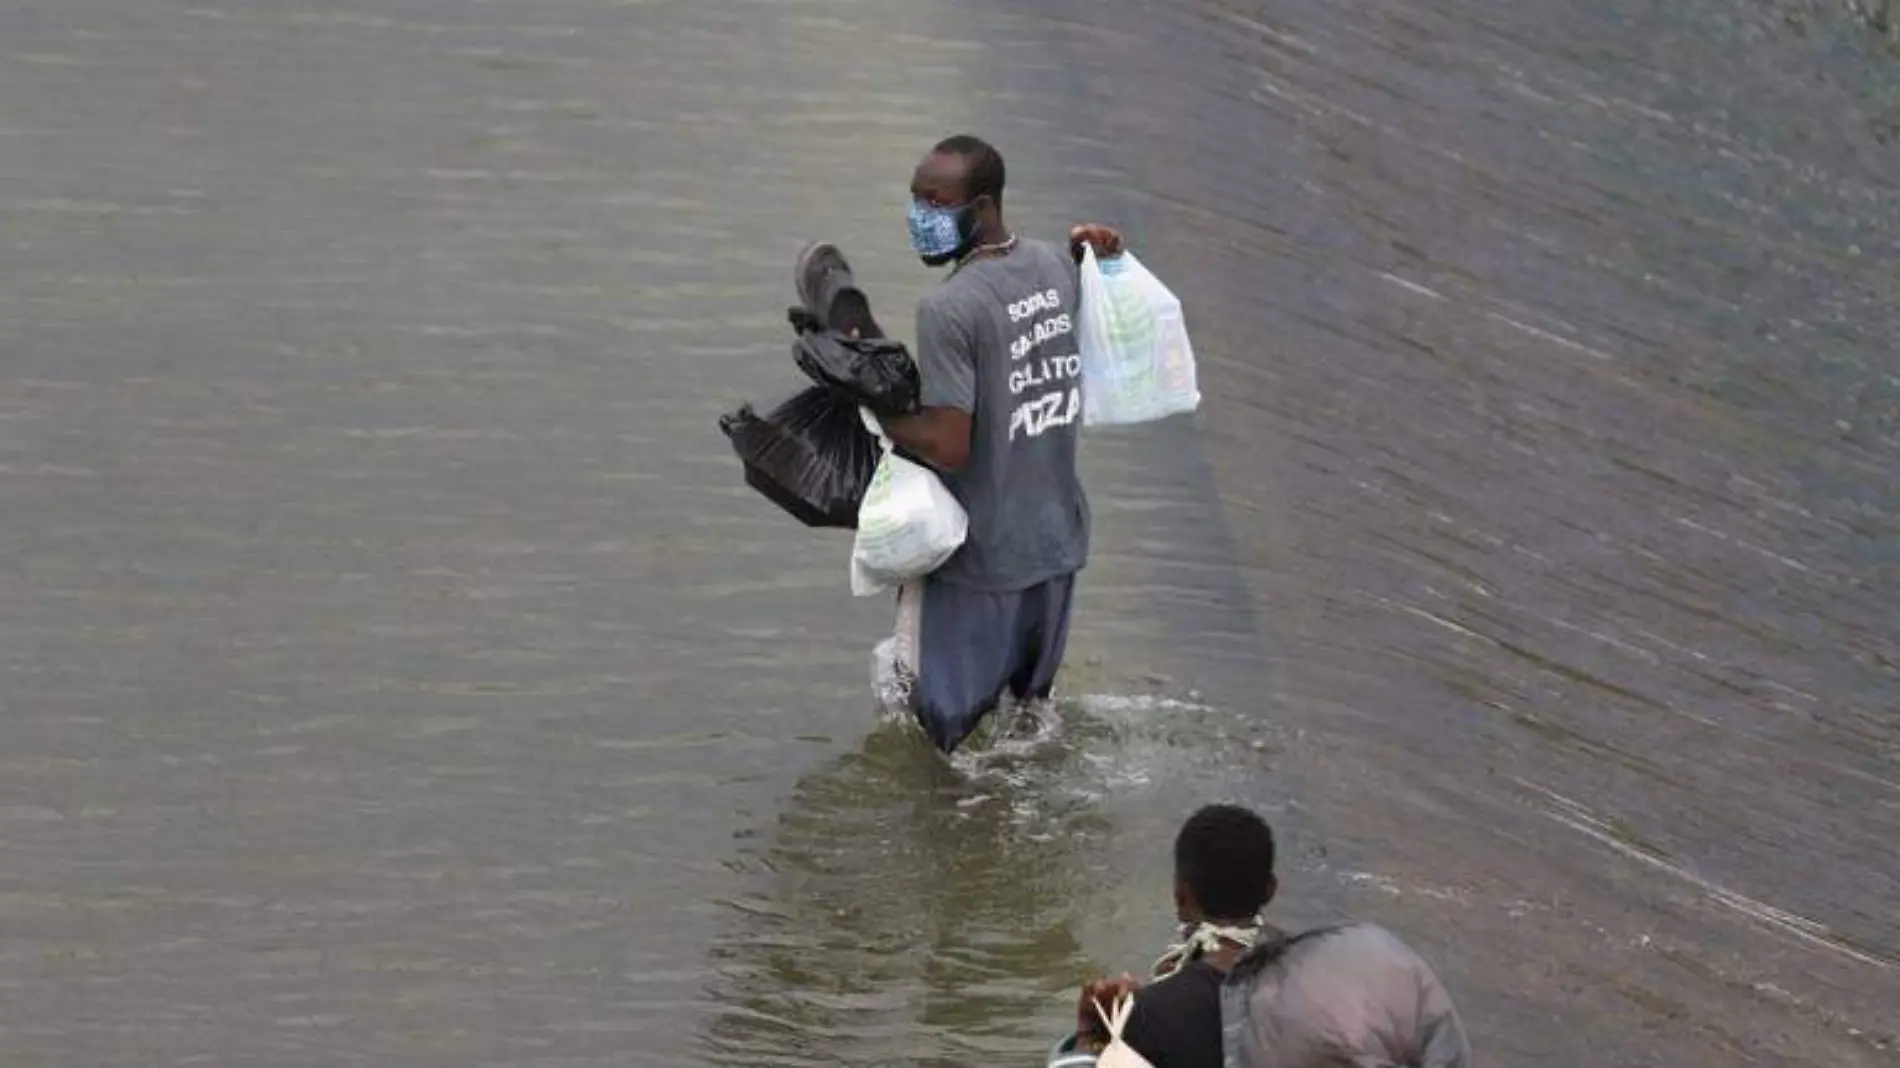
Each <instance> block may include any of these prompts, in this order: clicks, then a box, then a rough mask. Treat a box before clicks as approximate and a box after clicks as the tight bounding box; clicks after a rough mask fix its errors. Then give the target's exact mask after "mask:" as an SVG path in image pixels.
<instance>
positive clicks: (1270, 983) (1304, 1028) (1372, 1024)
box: [1221, 924, 1471, 1068]
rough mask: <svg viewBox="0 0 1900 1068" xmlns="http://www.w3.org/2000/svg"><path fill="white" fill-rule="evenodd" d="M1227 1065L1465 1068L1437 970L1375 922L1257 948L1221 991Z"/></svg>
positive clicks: (1467, 1055) (1464, 1050)
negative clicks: (1433, 969)
mask: <svg viewBox="0 0 1900 1068" xmlns="http://www.w3.org/2000/svg"><path fill="white" fill-rule="evenodd" d="M1221 1052H1222V1055H1223V1057H1224V1059H1225V1064H1226V1068H1470V1065H1471V1047H1470V1045H1469V1043H1468V1042H1467V1041H1466V1039H1465V1030H1464V1027H1463V1025H1462V1024H1460V1023H1459V1022H1458V1012H1457V1010H1456V1009H1454V1008H1453V1007H1452V1004H1451V995H1449V994H1447V993H1446V992H1445V988H1444V986H1443V985H1442V984H1441V983H1439V981H1438V976H1436V975H1434V974H1433V973H1432V970H1431V968H1430V966H1428V965H1427V964H1426V963H1425V962H1424V961H1423V960H1421V959H1419V956H1418V954H1416V953H1414V952H1412V950H1411V948H1410V947H1408V946H1407V945H1406V944H1405V943H1403V942H1401V941H1399V940H1398V938H1397V937H1396V936H1394V935H1393V934H1392V932H1390V931H1387V930H1386V929H1385V928H1383V927H1379V926H1376V925H1374V924H1351V925H1348V926H1345V927H1332V928H1322V929H1319V930H1314V931H1308V932H1306V933H1305V934H1302V935H1297V936H1295V937H1293V938H1291V939H1286V940H1282V941H1278V942H1271V943H1268V944H1266V945H1262V946H1260V947H1258V948H1257V949H1255V950H1253V951H1252V952H1250V953H1248V954H1247V955H1246V956H1245V957H1242V958H1241V959H1240V962H1239V963H1238V964H1236V965H1235V966H1234V970H1233V971H1232V972H1231V973H1229V974H1228V977H1227V981H1226V983H1225V984H1224V985H1223V986H1222V987H1221Z"/></svg>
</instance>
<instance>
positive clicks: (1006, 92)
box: [0, 0, 1900, 1068]
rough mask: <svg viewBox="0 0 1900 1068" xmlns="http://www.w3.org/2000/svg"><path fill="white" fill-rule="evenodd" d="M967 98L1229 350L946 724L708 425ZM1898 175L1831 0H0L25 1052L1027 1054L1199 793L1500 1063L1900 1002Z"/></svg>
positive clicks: (894, 227)
mask: <svg viewBox="0 0 1900 1068" xmlns="http://www.w3.org/2000/svg"><path fill="white" fill-rule="evenodd" d="M1874 21H1878V20H1877V19H1876V20H1874ZM966 129H967V130H970V131H972V132H977V133H981V134H983V135H985V136H987V137H989V138H990V139H992V140H994V141H995V142H996V143H997V144H998V145H999V146H1000V147H1001V148H1002V150H1003V152H1004V154H1005V155H1006V157H1007V159H1008V161H1009V165H1010V173H1011V186H1010V190H1011V191H1010V195H1009V203H1010V208H1011V214H1012V217H1013V219H1014V222H1015V224H1016V226H1017V228H1018V229H1020V230H1021V231H1022V232H1024V233H1029V234H1036V235H1044V236H1057V235H1060V234H1061V233H1062V232H1063V231H1064V229H1065V228H1066V226H1067V225H1068V224H1069V223H1070V222H1073V221H1077V220H1079V219H1083V218H1092V219H1100V220H1103V221H1107V222H1111V223H1114V224H1116V225H1119V226H1121V227H1122V228H1124V229H1125V231H1126V232H1127V234H1128V236H1129V238H1130V240H1131V242H1132V243H1133V246H1134V247H1135V248H1136V249H1137V250H1138V251H1139V252H1140V253H1141V255H1142V257H1143V259H1144V261H1145V262H1146V263H1147V264H1148V265H1149V266H1150V267H1152V268H1153V269H1154V270H1155V271H1156V272H1157V273H1158V274H1159V275H1160V276H1161V277H1162V278H1163V279H1165V280H1167V281H1168V282H1169V283H1170V284H1171V285H1172V286H1173V287H1174V288H1175V290H1176V291H1177V292H1178V293H1179V294H1180V295H1181V296H1182V298H1183V300H1184V302H1185V303H1186V305H1187V309H1188V315H1189V323H1190V326H1191V328H1192V329H1193V331H1194V337H1195V341H1196V345H1197V348H1198V350H1199V353H1200V359H1201V375H1202V384H1203V388H1204V389H1205V391H1206V394H1207V396H1206V402H1205V405H1204V407H1203V410H1202V411H1201V412H1200V413H1199V414H1198V415H1197V416H1195V417H1194V418H1192V419H1182V420H1176V421H1172V422H1168V423H1164V424H1159V425H1155V426H1150V427H1143V428H1135V429H1131V430H1124V431H1119V432H1100V433H1092V434H1090V435H1089V436H1088V438H1087V440H1086V445H1085V458H1084V466H1085V472H1086V475H1087V478H1088V484H1089V487H1090V490H1091V493H1092V495H1093V497H1094V501H1095V507H1096V516H1097V525H1096V555H1095V557H1094V560H1093V561H1092V564H1091V566H1090V568H1089V569H1088V571H1087V573H1086V575H1085V581H1084V585H1083V592H1082V595H1081V604H1080V609H1079V614H1078V616H1077V619H1076V629H1075V635H1074V640H1073V645H1072V647H1071V662H1070V670H1069V672H1068V673H1067V674H1066V676H1065V681H1064V688H1063V689H1064V692H1063V697H1062V701H1061V705H1060V709H1059V713H1060V714H1059V717H1058V721H1057V723H1056V724H1055V726H1054V728H1053V729H1052V731H1051V733H1050V734H1049V735H1047V736H1045V737H1043V738H1041V739H1039V740H1036V741H1032V742H995V743H991V744H987V745H982V746H978V747H976V748H974V749H972V750H971V751H969V752H967V753H965V754H962V755H959V756H958V757H957V758H956V759H955V760H954V761H952V762H949V763H946V762H944V761H942V760H941V759H940V758H938V757H936V756H935V755H933V754H932V753H931V752H930V751H929V750H928V749H927V748H926V747H925V746H924V745H923V744H922V743H921V742H920V741H919V739H918V737H917V736H916V735H915V734H914V733H912V732H911V731H910V730H908V729H906V728H905V727H904V725H902V724H898V723H892V722H889V721H883V720H880V719H879V717H878V715H877V713H876V712H875V710H874V707H873V702H872V700H871V694H870V688H869V668H870V664H869V652H870V648H871V645H872V643H873V642H874V641H875V640H876V639H877V638H878V637H880V636H881V634H882V633H883V632H884V631H885V630H887V629H888V626H889V616H890V610H889V605H888V604H886V603H884V602H882V601H881V600H875V601H874V600H866V601H856V600H853V599H852V598H851V597H850V596H849V595H848V592H847V589H846V578H845V575H846V571H845V559H846V552H847V549H848V539H847V538H845V537H843V536H842V535H840V534H839V533H838V532H812V531H807V530H805V529H803V528H801V527H799V526H797V525H796V524H795V523H794V522H793V521H792V520H791V519H789V518H788V517H786V516H784V515H783V514H781V513H779V512H778V511H776V510H775V509H774V508H773V507H772V506H770V505H769V504H767V503H765V502H764V501H763V500H762V499H760V498H758V497H757V496H756V495H754V494H753V493H752V492H751V491H749V490H747V489H746V488H745V487H744V486H743V484H742V483H741V482H740V480H739V474H738V470H737V465H736V463H735V461H734V460H733V458H732V456H731V454H730V451H729V450H728V448H727V446H726V443H725V442H724V440H723V439H722V438H721V437H720V436H719V434H718V432H717V430H716V427H715V420H716V417H717V416H718V414H719V413H720V412H721V411H723V410H725V409H727V408H730V407H732V406H735V405H736V404H738V403H739V402H741V401H745V400H754V401H772V400H775V399H777V398H778V397H779V396H782V395H783V394H784V393H786V392H789V391H790V390H791V389H793V388H795V387H796V386H797V385H798V384H799V379H798V375H797V372H796V370H795V369H794V368H793V367H792V366H791V363H790V361H789V359H788V347H787V342H788V341H789V334H788V332H787V331H786V329H785V326H784V323H783V308H784V306H785V305H786V304H787V303H788V302H789V301H790V300H791V299H792V293H791V286H790V278H789V264H790V261H791V258H792V255H793V253H794V252H795V250H796V249H797V248H798V247H799V245H800V244H801V243H802V242H803V241H804V240H806V239H808V238H812V237H826V238H831V239H833V240H837V241H839V242H840V243H842V244H843V245H844V246H845V248H846V249H847V250H848V251H849V252H850V253H851V255H852V257H853V259H854V261H855V262H856V264H857V266H858V268H859V271H860V273H861V274H862V275H863V276H864V277H865V279H866V280H867V282H869V283H870V284H871V286H872V289H873V299H874V302H875V303H876V304H877V306H878V307H879V309H880V310H881V311H882V313H883V316H884V317H885V318H886V319H887V320H889V321H891V322H892V323H893V324H899V332H900V333H903V334H908V332H909V331H908V329H907V324H906V320H907V318H908V315H907V310H908V308H909V306H910V304H911V302H912V301H914V300H915V298H916V297H917V295H918V294H919V293H921V292H922V291H923V289H924V288H925V287H926V286H927V285H929V284H931V282H932V280H933V279H932V276H931V275H930V274H929V273H928V272H926V271H924V270H923V269H922V268H920V267H919V266H918V265H917V264H916V261H915V259H914V258H913V257H911V256H910V255H909V254H908V251H907V249H906V244H905V233H904V226H903V218H902V216H903V209H904V196H905V184H906V182H907V180H908V175H909V171H910V167H911V165H912V163H913V162H914V161H915V159H916V158H917V156H918V155H919V154H920V153H921V152H922V151H923V149H925V148H926V147H927V146H928V145H929V144H930V143H932V142H933V141H935V140H936V139H937V138H939V137H941V136H943V135H945V134H948V133H952V132H958V131H962V130H966ZM1896 176H1900V58H1896V56H1895V54H1894V51H1893V48H1892V45H1891V42H1890V39H1889V38H1885V37H1883V36H1882V32H1881V29H1880V27H1879V26H1878V25H1869V24H1867V20H1861V19H1856V18H1855V17H1854V14H1853V12H1852V11H1850V10H1849V9H1848V7H1846V6H1844V5H1836V4H1833V3H1821V2H1819V0H1815V2H1812V3H1810V2H1805V0H1784V2H1782V3H1780V4H1779V5H1777V4H1776V3H1775V2H1773V0H1680V2H1676V3H1670V4H1661V3H1654V2H1646V0H1572V2H1568V3H1562V2H1558V0H1521V2H1518V3H1510V4H1504V3H1488V4H1481V3H1476V2H1474V0H1412V2H1408V3H1397V2H1394V0H1355V2H1352V3H1345V2H1341V0H1282V2H1280V3H1276V4H1266V3H1259V2H1253V0H1176V2H1166V3H1164V2H1160V0H1150V2H1140V0H1038V2H1036V3H1029V2H1027V0H1023V2H1009V0H964V2H956V0H535V2H533V3H529V2H525V0H523V2H514V3H509V2H502V0H323V2H315V0H8V2H6V3H4V4H0V249H3V250H4V254H3V255H0V515H4V520H3V521H0V1064H3V1065H22V1066H26V1065H32V1066H39V1065H49V1066H50V1065H85V1066H107V1065H111V1066H118V1065H125V1066H133V1065H137V1066H152V1065H187V1064H202V1065H217V1066H224V1065H259V1066H272V1068H297V1066H304V1065H309V1066H328V1065H341V1064H349V1065H355V1064H363V1065H377V1066H392V1065H402V1066H433V1065H443V1066H450V1065H453V1066H458V1068H462V1066H469V1065H523V1066H526V1065H546V1066H563V1068H566V1066H581V1065H590V1066H591V1065H610V1064H612V1065H622V1064H640V1065H647V1064H651V1065H669V1066H673V1065H677V1066H692V1068H712V1066H741V1068H744V1066H759V1068H765V1066H794V1065H812V1066H819V1065H835V1064H846V1065H873V1064H888V1063H905V1062H909V1063H918V1064H925V1065H963V1064H970V1063H978V1062H980V1063H986V1064H996V1065H1002V1064H1038V1063H1040V1061H1039V1058H1040V1057H1041V1055H1042V1053H1043V1051H1044V1049H1045V1048H1046V1046H1047V1045H1048V1043H1049V1041H1050V1040H1051V1039H1053V1038H1054V1037H1056V1035H1057V1034H1058V1033H1059V1032H1061V1031H1062V1030H1063V1029H1064V1026H1065V1023H1066V1020H1067V1018H1068V1015H1069V1012H1070V1005H1071V1004H1072V998H1073V991H1074V988H1075V984H1076V983H1077V982H1078V981H1079V980H1081V979H1083V978H1085V977H1088V976H1091V975H1094V974H1097V973H1100V972H1104V971H1110V970H1112V971H1116V972H1119V971H1122V970H1124V969H1139V968H1140V967H1142V966H1144V964H1145V962H1147V961H1149V960H1151V959H1152V958H1153V956H1154V954H1155V953H1157V952H1159V950H1160V949H1161V948H1162V946H1163V944H1164V941H1165V939H1166V937H1167V936H1168V934H1169V925H1168V920H1169V914H1168V913H1169V907H1168V897H1167V890H1168V856H1167V853H1168V847H1169V843H1170V839H1171V837H1172V834H1173V831H1174V829H1175V828H1176V826H1178V824H1179V821H1180V820H1181V819H1182V818H1183V816H1185V814H1186V813H1187V812H1189V811H1190V810H1192V809H1193V808H1194V807H1195V806H1197V805H1199V804H1201V803H1204V802H1207V801H1212V800H1237V801H1241V802H1245V803H1248V804H1251V805H1254V806H1256V807H1258V808H1260V809H1261V810H1262V811H1264V812H1266V813H1268V814H1269V815H1270V817H1271V818H1272V819H1273V820H1274V822H1275V824H1276V826H1277V827H1278V829H1279V831H1280V833H1281V836H1282V842H1283V846H1282V848H1283V857H1284V861H1283V872H1282V882H1283V884H1284V886H1285V890H1284V893H1283V895H1282V900H1281V901H1280V902H1279V903H1278V904H1277V905H1276V906H1275V911H1276V914H1277V917H1278V918H1279V919H1280V920H1281V921H1282V922H1284V923H1288V924H1299V923H1311V922H1320V921H1325V920H1330V919H1335V918H1339V917H1346V916H1355V917H1367V918H1373V919H1377V920H1379V921H1381V922H1383V923H1386V924H1388V925H1389V926H1391V927H1393V928H1394V929H1396V930H1398V931H1400V932H1401V933H1402V934H1403V935H1404V937H1406V938H1407V939H1408V940H1409V941H1411V942H1412V943H1414V944H1415V945H1416V946H1418V947H1419V948H1420V949H1421V951H1423V952H1424V953H1425V954H1426V955H1427V956H1428V957H1429V958H1430V959H1431V960H1433V961H1434V963H1435V964H1436V965H1437V966H1438V967H1439V968H1440V969H1441V971H1442V972H1443V974H1444V976H1445V978H1446V979H1447V981H1448V982H1449V983H1450V985H1451V986H1452V988H1453V990H1454V991H1455V993H1456V995H1457V997H1458V999H1459V1002H1460V1007H1461V1009H1462V1010H1463V1012H1464V1014H1465V1016H1466V1017H1467V1022H1468V1024H1469V1027H1470V1029H1471V1031H1472V1034H1473V1038H1474V1041H1475V1042H1476V1044H1477V1047H1478V1052H1479V1056H1480V1058H1481V1061H1482V1063H1485V1064H1490V1065H1510V1064H1542V1065H1577V1066H1600V1065H1652V1064H1653V1065H1665V1064H1666V1065H1696V1066H1701V1065H1708V1066H1717V1065H1720V1066H1731V1065H1737V1064H1750V1065H1756V1064H1759V1065H1793V1064H1815V1065H1829V1066H1842V1065H1855V1066H1858V1065H1879V1064H1891V1063H1895V1062H1896V1060H1897V1059H1900V1009H1897V1008H1896V1006H1900V848H1897V847H1896V845H1895V843H1896V842H1897V841H1900V490H1897V489H1896V485H1900V311H1896V308H1900V266H1896V265H1897V264H1900V196H1897V195H1896V193H1897V191H1900V178H1897V177H1896Z"/></svg>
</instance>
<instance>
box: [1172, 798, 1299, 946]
mask: <svg viewBox="0 0 1900 1068" xmlns="http://www.w3.org/2000/svg"><path fill="white" fill-rule="evenodd" d="M1279 888H1280V884H1279V881H1278V880H1277V879H1276V878H1275V877H1274V874H1273V828H1271V827H1268V826H1267V821H1266V820H1263V819H1261V818H1260V817H1259V816H1256V815H1254V814H1253V813H1252V812H1249V811H1247V810H1246V809H1244V808H1240V807H1238V806H1236V805H1209V806H1207V807H1206V808H1203V809H1201V810H1200V811H1199V812H1196V813H1195V814H1194V815H1192V816H1190V817H1188V821H1187V823H1185V824H1183V825H1182V826H1181V833H1180V834H1179V835H1177V836H1175V839H1174V904H1175V908H1176V909H1177V910H1178V912H1179V913H1180V918H1181V920H1182V921H1183V922H1185V923H1204V922H1208V921H1213V922H1218V923H1234V924H1239V923H1246V922H1248V921H1251V920H1252V919H1253V918H1254V916H1255V915H1257V914H1258V913H1259V912H1260V910H1261V909H1263V908H1265V907H1266V906H1267V902H1269V901H1272V900H1273V895H1274V893H1275V892H1276V891H1278V890H1279Z"/></svg>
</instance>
